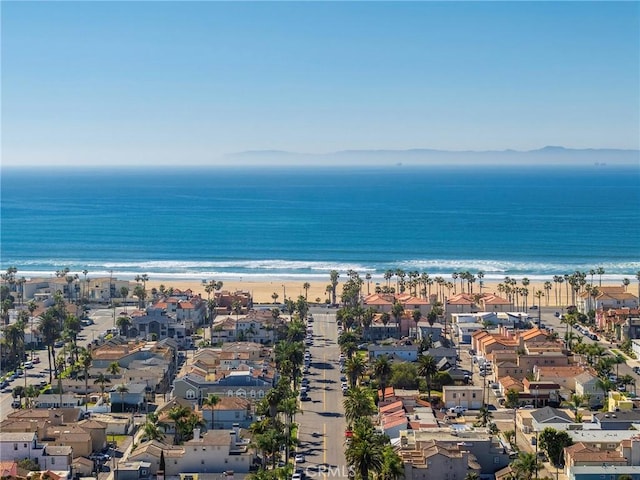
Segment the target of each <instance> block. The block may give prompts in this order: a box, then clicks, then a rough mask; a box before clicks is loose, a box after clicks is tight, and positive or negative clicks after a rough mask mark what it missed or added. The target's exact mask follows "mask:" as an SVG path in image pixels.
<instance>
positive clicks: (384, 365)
mask: <svg viewBox="0 0 640 480" xmlns="http://www.w3.org/2000/svg"><path fill="white" fill-rule="evenodd" d="M373 376H374V377H375V378H376V380H377V381H378V385H379V386H380V390H381V391H382V400H384V396H385V395H384V391H385V389H386V388H387V385H388V384H389V378H390V377H391V363H390V362H389V359H388V358H387V356H386V355H381V356H379V357H378V358H376V361H375V363H374V364H373Z"/></svg>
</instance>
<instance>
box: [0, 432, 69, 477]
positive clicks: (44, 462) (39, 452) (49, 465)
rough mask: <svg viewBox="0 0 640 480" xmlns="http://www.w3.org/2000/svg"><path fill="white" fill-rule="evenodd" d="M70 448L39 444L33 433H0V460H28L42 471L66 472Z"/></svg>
mask: <svg viewBox="0 0 640 480" xmlns="http://www.w3.org/2000/svg"><path fill="white" fill-rule="evenodd" d="M71 456H72V449H71V447H70V446H63V447H62V448H60V447H55V446H53V445H52V446H49V445H48V444H46V443H39V442H38V440H37V436H36V433H35V432H2V435H1V436H0V458H1V459H2V460H3V461H8V460H12V461H14V462H18V461H20V460H24V459H25V458H29V459H31V460H33V461H34V462H36V463H37V464H38V465H39V466H40V468H41V469H42V470H47V469H55V470H62V471H66V470H69V468H70V466H71V460H72V458H71Z"/></svg>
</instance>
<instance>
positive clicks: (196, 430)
mask: <svg viewBox="0 0 640 480" xmlns="http://www.w3.org/2000/svg"><path fill="white" fill-rule="evenodd" d="M193 439H194V440H199V439H200V428H194V429H193Z"/></svg>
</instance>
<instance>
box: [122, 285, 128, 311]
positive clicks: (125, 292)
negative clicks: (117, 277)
mask: <svg viewBox="0 0 640 480" xmlns="http://www.w3.org/2000/svg"><path fill="white" fill-rule="evenodd" d="M120 296H121V297H122V303H123V304H124V312H125V313H127V297H128V296H129V289H128V288H127V287H120Z"/></svg>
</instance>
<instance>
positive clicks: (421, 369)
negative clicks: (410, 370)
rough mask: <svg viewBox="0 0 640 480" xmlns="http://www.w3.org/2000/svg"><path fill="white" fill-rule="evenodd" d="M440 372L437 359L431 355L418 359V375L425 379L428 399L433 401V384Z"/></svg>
mask: <svg viewBox="0 0 640 480" xmlns="http://www.w3.org/2000/svg"><path fill="white" fill-rule="evenodd" d="M437 372H438V366H437V364H436V360H435V358H433V357H432V356H431V355H420V356H419V357H418V375H420V376H421V377H424V379H425V381H426V382H427V398H428V399H429V400H431V382H432V380H433V377H434V375H435V374H436V373H437Z"/></svg>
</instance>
